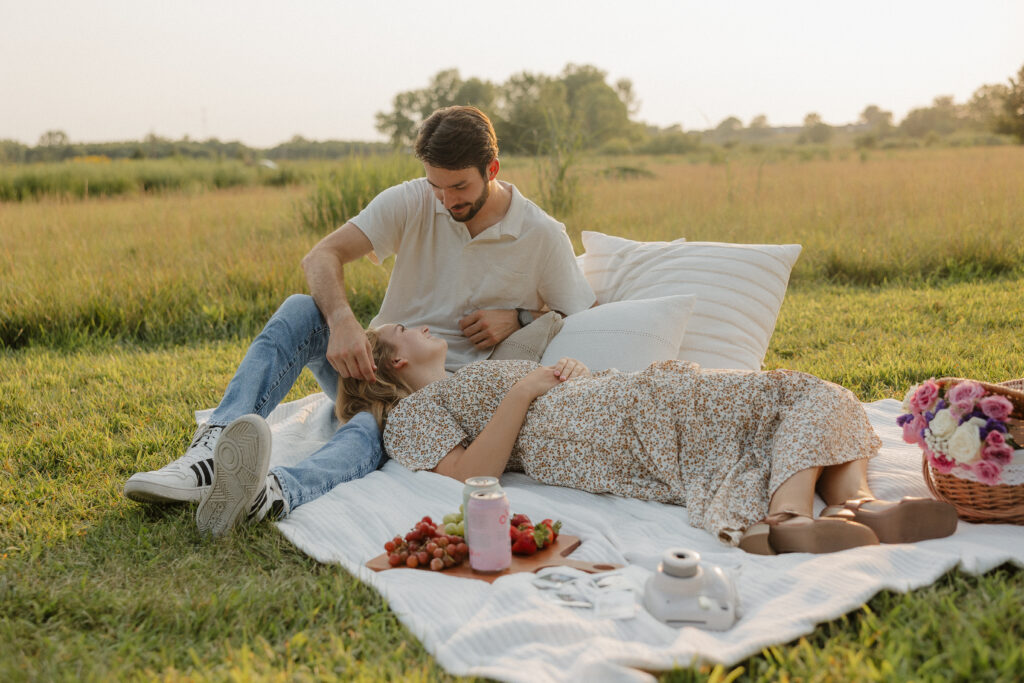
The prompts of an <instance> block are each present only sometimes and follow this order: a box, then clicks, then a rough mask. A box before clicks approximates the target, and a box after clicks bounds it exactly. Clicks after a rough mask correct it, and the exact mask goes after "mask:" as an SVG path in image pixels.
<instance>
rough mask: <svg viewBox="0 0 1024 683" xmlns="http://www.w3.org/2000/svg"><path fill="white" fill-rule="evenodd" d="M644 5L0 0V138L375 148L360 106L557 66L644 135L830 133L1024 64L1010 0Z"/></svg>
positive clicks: (1002, 78)
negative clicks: (601, 86)
mask: <svg viewBox="0 0 1024 683" xmlns="http://www.w3.org/2000/svg"><path fill="white" fill-rule="evenodd" d="M641 7H642V8H644V9H645V10H646V11H645V12H643V13H642V14H641V13H640V12H638V11H636V8H629V9H624V8H622V7H621V6H619V5H617V4H612V3H596V4H595V3H593V2H591V3H582V2H579V1H578V0H573V1H570V2H565V3H560V4H558V5H557V6H551V5H550V3H548V4H544V3H540V2H537V1H536V0H529V1H528V2H523V3H520V5H518V6H517V8H516V10H517V11H516V12H515V13H503V14H500V15H499V14H498V13H497V11H496V10H493V9H492V8H483V9H481V10H478V11H474V12H469V11H463V12H461V13H460V12H459V10H457V9H451V8H445V9H446V10H447V13H442V14H441V16H440V19H439V18H438V16H439V15H438V12H436V11H430V12H426V11H424V10H423V8H422V6H421V5H417V4H414V3H412V2H409V1H408V0H398V1H397V2H395V3H391V4H389V5H388V6H387V7H368V6H363V5H362V4H359V5H352V4H349V3H337V2H331V1H330V0H309V1H308V2H305V3H303V4H301V5H299V6H297V7H294V8H289V9H288V10H287V11H282V9H281V8H280V6H279V5H277V4H275V3H271V2H269V1H268V0H259V1H257V2H252V3H248V4H246V5H245V7H244V9H245V12H246V14H245V16H241V15H237V16H236V10H235V9H234V8H233V7H231V6H228V5H213V6H208V5H207V4H205V3H201V2H198V0H186V1H184V2H181V3H179V4H177V5H175V6H174V7H171V8H164V7H138V6H136V5H135V4H133V3H130V2H127V0H103V1H102V2H100V3H98V4H95V5H91V6H89V7H78V6H64V5H62V4H60V3H58V2H56V1H55V0H41V1H40V2H36V3H33V4H31V5H17V4H15V3H14V2H13V1H10V0H0V15H2V16H4V18H5V21H3V22H2V23H0V59H3V61H4V62H5V63H7V64H23V66H22V67H19V69H17V70H15V69H6V70H4V71H3V72H2V73H0V101H2V102H5V103H7V105H6V106H5V107H4V110H3V111H0V139H10V140H16V141H18V142H21V143H23V144H26V145H36V144H37V143H38V140H39V138H40V136H41V135H42V134H43V133H45V132H46V131H49V130H61V131H64V132H65V133H66V134H67V135H68V138H69V139H70V140H71V141H72V142H73V143H99V142H121V141H126V140H142V139H144V138H145V137H147V136H148V135H151V134H152V135H156V136H158V137H162V138H167V139H171V140H179V139H183V138H185V137H186V136H187V137H188V138H189V139H192V140H197V141H203V140H208V139H211V138H216V139H218V140H222V141H238V142H241V143H243V144H245V145H246V146H248V147H253V148H270V147H274V146H277V145H279V144H282V143H284V142H287V141H288V140H290V139H291V138H293V137H294V136H296V135H299V136H301V137H303V138H305V139H307V140H345V141H363V142H384V141H386V139H385V137H384V136H383V135H382V134H380V133H379V132H377V131H376V129H375V127H374V123H375V121H374V114H375V113H376V112H379V111H389V110H390V109H391V103H392V99H393V98H394V96H395V95H396V94H398V93H399V92H403V91H407V90H415V89H419V88H423V87H426V86H427V84H428V81H429V79H430V77H432V76H433V75H434V74H436V73H437V72H439V71H441V70H443V69H447V68H457V69H458V70H459V73H460V75H461V76H462V77H463V78H470V77H478V78H481V79H486V80H490V81H492V82H495V83H501V82H504V81H505V80H507V79H508V77H509V76H511V75H513V74H515V73H519V72H522V71H530V72H533V73H542V74H546V75H556V74H558V73H560V72H561V71H562V69H563V68H564V67H565V66H566V64H569V63H576V64H591V65H593V66H596V67H598V68H600V69H602V70H604V71H606V72H607V73H608V81H609V82H612V83H613V82H614V81H615V80H618V79H620V78H628V79H630V80H631V81H632V82H633V86H634V92H635V93H636V95H637V98H638V100H639V101H640V107H639V110H638V111H637V113H636V114H635V115H634V116H633V117H632V118H633V119H634V120H636V121H639V122H643V123H646V124H649V125H654V126H658V127H659V128H665V127H668V126H671V125H675V124H679V125H681V126H682V128H683V129H684V130H688V131H695V130H707V129H711V128H714V127H715V126H716V125H717V124H718V123H720V122H721V121H722V120H724V119H726V118H728V117H730V116H735V117H737V118H739V119H740V120H741V121H742V122H743V125H744V126H747V125H748V124H749V122H750V120H751V119H752V118H753V117H754V116H757V115H759V114H763V115H765V116H766V117H767V119H768V123H769V125H770V126H772V127H775V128H782V127H793V126H796V127H798V126H800V125H801V124H802V121H803V117H804V116H805V115H806V114H808V113H810V112H816V113H818V114H820V115H821V117H822V119H823V120H824V121H825V122H826V123H828V124H830V125H833V126H843V125H847V124H854V123H856V122H857V119H858V117H859V114H860V112H861V111H863V110H864V108H865V107H867V106H869V105H872V104H873V105H877V106H879V107H881V108H882V109H883V110H886V111H891V112H892V113H893V119H894V121H900V120H902V119H903V118H904V117H905V116H906V114H907V112H909V111H910V110H911V109H914V108H918V107H927V106H930V105H931V104H932V101H933V100H934V98H936V97H939V96H946V95H950V96H952V97H953V98H954V100H955V101H956V102H957V103H961V104H962V103H964V102H966V101H967V100H968V99H969V98H970V96H971V94H972V93H973V92H974V91H975V90H976V89H977V88H979V87H981V86H983V85H987V84H992V83H1006V82H1007V80H1008V79H1009V78H1010V77H1011V76H1014V75H1015V74H1016V72H1017V70H1018V69H1020V67H1021V66H1022V65H1024V50H1021V49H1020V48H1019V44H1020V41H1019V36H1020V35H1021V34H1022V33H1024V3H1013V2H1009V1H1008V0H1002V1H1000V0H984V1H982V2H980V3H977V4H976V5H975V6H974V8H973V9H972V11H971V13H970V14H969V15H964V13H963V9H962V6H961V5H959V4H957V3H953V2H949V1H948V0H947V1H944V2H938V3H925V2H910V3H901V4H900V5H899V6H897V7H891V6H889V5H888V4H887V3H884V2H879V1H877V0H872V1H870V2H867V3H865V4H863V5H862V6H860V7H858V8H857V11H856V12H851V11H849V9H848V8H843V7H827V6H825V7H819V6H817V5H816V4H815V3H812V2H808V1H807V0H799V1H794V2H788V3H786V4H785V5H784V6H781V7H764V6H760V5H753V4H751V5H744V6H743V7H742V9H735V8H722V7H706V6H703V5H701V4H697V3H681V2H680V3H673V2H666V1H665V0H656V1H652V2H648V3H644V4H642V5H641ZM499 17H500V19H499ZM538 17H541V18H543V21H537V18H538ZM499 21H500V35H497V36H495V35H492V34H493V29H491V28H490V27H491V25H492V24H495V23H497V22H499ZM442 22H444V29H445V30H444V31H443V33H442V29H441V23H442ZM353 26H354V27H356V28H355V29H353V28H352V27H353ZM378 26H380V27H386V29H387V36H386V38H385V39H381V38H380V35H379V34H381V31H374V30H372V29H373V27H378ZM424 27H426V28H424ZM449 36H454V37H455V38H448V37H449ZM506 36H519V37H521V39H520V40H508V39H507V38H506ZM609 55H611V56H609ZM12 102H15V103H17V106H15V107H11V106H10V103H12Z"/></svg>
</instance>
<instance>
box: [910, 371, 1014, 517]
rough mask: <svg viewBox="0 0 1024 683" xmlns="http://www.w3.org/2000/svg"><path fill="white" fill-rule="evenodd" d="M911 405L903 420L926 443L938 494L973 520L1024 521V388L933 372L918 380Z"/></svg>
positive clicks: (927, 468)
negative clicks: (933, 376)
mask: <svg viewBox="0 0 1024 683" xmlns="http://www.w3.org/2000/svg"><path fill="white" fill-rule="evenodd" d="M1008 384H1010V385H1012V386H1016V384H1013V383H1008ZM903 410H904V411H906V412H905V414H903V415H900V416H899V417H898V418H897V420H896V421H897V423H898V424H899V425H900V426H901V427H903V440H904V441H906V442H907V443H912V444H917V445H918V446H920V447H921V449H922V450H923V451H924V462H923V469H924V477H925V482H926V483H927V484H928V488H929V489H931V491H932V493H933V494H935V495H936V496H937V497H938V498H940V499H942V500H945V501H947V502H949V503H951V504H952V505H954V506H955V507H956V508H957V512H958V513H959V515H960V517H961V519H964V520H967V521H971V522H996V523H1013V524H1024V464H1022V463H1024V450H1021V444H1022V443H1024V423H1022V420H1021V418H1022V417H1024V392H1022V391H1018V390H1016V389H1011V388H1010V386H1005V385H999V384H988V383H986V382H977V381H974V380H966V379H958V378H953V377H946V378H943V379H939V380H935V379H929V380H927V381H925V382H922V383H921V384H918V385H916V386H914V387H911V389H910V391H908V392H907V395H906V398H904V399H903Z"/></svg>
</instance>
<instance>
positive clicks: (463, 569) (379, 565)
mask: <svg viewBox="0 0 1024 683" xmlns="http://www.w3.org/2000/svg"><path fill="white" fill-rule="evenodd" d="M581 542H582V541H580V539H579V538H578V537H576V536H569V535H567V534H559V536H558V540H557V541H555V542H554V543H552V544H551V545H550V546H548V547H547V548H544V550H539V551H537V552H536V553H535V554H533V555H513V556H512V564H511V565H509V568H508V569H506V570H505V571H503V572H498V573H496V574H480V573H477V572H475V571H473V570H472V569H471V568H470V566H469V560H466V561H465V562H463V563H462V564H460V565H458V566H456V567H451V568H449V569H445V570H443V571H442V572H440V573H442V574H444V575H445V576H461V577H463V578H467V579H479V580H480V581H486V582H488V583H491V582H493V581H494V580H495V579H497V578H499V577H502V576H505V575H507V574H514V573H516V572H535V571H537V570H539V569H544V568H545V567H572V568H573V569H579V570H581V571H585V572H588V573H590V574H593V573H595V572H606V571H610V570H612V569H619V568H620V567H621V566H622V565H620V564H611V563H602V562H598V563H595V562H586V561H583V560H572V559H570V558H569V557H567V555H569V553H571V552H572V551H574V550H576V548H579V547H580V543H581ZM366 566H367V567H369V568H370V569H372V570H373V571H375V572H382V571H384V570H385V569H405V570H408V571H427V572H429V571H433V570H432V569H430V568H429V567H416V568H415V569H412V568H410V567H405V566H399V567H392V566H391V565H390V564H388V555H387V553H384V554H382V555H378V556H377V557H375V558H373V559H372V560H370V561H369V562H367V563H366Z"/></svg>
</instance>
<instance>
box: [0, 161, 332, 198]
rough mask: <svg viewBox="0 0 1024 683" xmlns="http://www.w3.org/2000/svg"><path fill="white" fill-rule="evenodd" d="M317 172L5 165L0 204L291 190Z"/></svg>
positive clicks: (197, 164)
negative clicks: (264, 188) (264, 187)
mask: <svg viewBox="0 0 1024 683" xmlns="http://www.w3.org/2000/svg"><path fill="white" fill-rule="evenodd" d="M315 167H316V165H314V164H298V163H282V164H281V165H279V166H278V167H277V168H265V167H263V166H259V165H253V164H244V163H242V162H240V161H217V162H213V161H204V160H194V159H164V160H159V161H135V160H119V161H108V160H104V159H102V158H95V157H90V158H89V159H88V160H82V161H65V162H60V163H39V164H28V165H0V202H19V201H28V200H32V199H40V198H44V197H59V198H65V199H83V198H85V197H112V196H117V195H123V194H140V193H145V192H170V191H186V190H189V191H191V190H222V189H225V188H229V187H240V186H252V185H271V186H281V185H291V184H296V183H300V182H305V181H308V180H309V179H310V178H311V177H312V175H313V173H314V170H313V169H314V168H315Z"/></svg>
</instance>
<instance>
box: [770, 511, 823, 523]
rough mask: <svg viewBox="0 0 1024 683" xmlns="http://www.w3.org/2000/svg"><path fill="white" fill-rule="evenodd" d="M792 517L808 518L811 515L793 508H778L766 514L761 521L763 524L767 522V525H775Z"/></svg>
mask: <svg viewBox="0 0 1024 683" xmlns="http://www.w3.org/2000/svg"><path fill="white" fill-rule="evenodd" d="M794 517H807V518H810V517H811V516H810V515H807V514H804V513H802V512H796V511H795V510H780V511H779V512H773V513H772V514H770V515H768V516H767V517H765V518H764V520H762V521H763V522H764V523H765V524H768V525H769V526H775V525H777V524H781V523H783V522H787V521H789V520H791V519H793V518H794Z"/></svg>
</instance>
